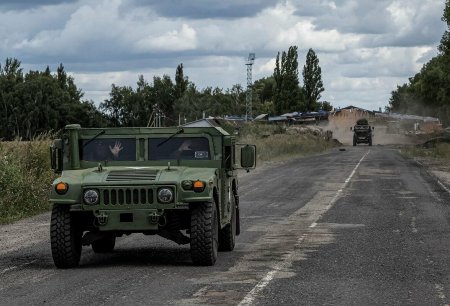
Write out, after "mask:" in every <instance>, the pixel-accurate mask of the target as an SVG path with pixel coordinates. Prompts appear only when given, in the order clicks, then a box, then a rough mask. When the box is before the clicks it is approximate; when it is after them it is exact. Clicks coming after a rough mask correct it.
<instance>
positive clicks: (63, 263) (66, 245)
mask: <svg viewBox="0 0 450 306" xmlns="http://www.w3.org/2000/svg"><path fill="white" fill-rule="evenodd" d="M81 236H82V231H81V230H80V229H79V228H78V227H77V225H76V223H75V220H74V217H73V215H72V214H71V212H70V206H68V205H58V204H55V205H53V210H52V218H51V223H50V244H51V248H52V256H53V262H54V263H55V266H56V267H57V268H60V269H67V268H74V267H76V266H78V263H79V262H80V257H81Z"/></svg>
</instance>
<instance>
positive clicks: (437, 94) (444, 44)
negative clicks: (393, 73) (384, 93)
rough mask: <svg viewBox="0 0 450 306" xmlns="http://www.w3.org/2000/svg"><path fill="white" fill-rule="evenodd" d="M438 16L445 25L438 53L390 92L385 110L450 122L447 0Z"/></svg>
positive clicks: (449, 10)
mask: <svg viewBox="0 0 450 306" xmlns="http://www.w3.org/2000/svg"><path fill="white" fill-rule="evenodd" d="M442 20H443V21H445V22H446V23H447V25H448V30H447V31H446V32H445V33H444V35H443V37H442V40H441V44H440V45H439V51H440V54H438V55H437V56H436V57H434V58H432V59H431V60H430V61H429V62H428V63H426V64H424V65H423V67H422V69H421V70H420V72H419V73H417V74H416V75H415V76H414V77H412V78H410V79H409V82H408V83H406V84H403V85H402V86H397V89H396V90H395V91H393V92H392V93H391V98H390V99H389V107H388V110H389V111H394V112H402V113H408V114H415V115H422V116H433V117H437V118H439V119H440V120H441V121H442V123H443V125H444V126H448V125H450V34H449V33H450V32H449V30H450V0H447V1H446V5H445V9H444V15H443V17H442Z"/></svg>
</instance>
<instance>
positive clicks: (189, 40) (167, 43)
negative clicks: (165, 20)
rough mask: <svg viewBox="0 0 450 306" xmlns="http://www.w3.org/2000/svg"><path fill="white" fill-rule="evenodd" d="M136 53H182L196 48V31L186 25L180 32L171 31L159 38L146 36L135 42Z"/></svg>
mask: <svg viewBox="0 0 450 306" xmlns="http://www.w3.org/2000/svg"><path fill="white" fill-rule="evenodd" d="M135 46H136V49H135V50H136V51H138V52H145V51H155V50H161V51H183V50H193V49H195V48H196V47H197V34H196V31H195V30H194V29H193V28H191V27H190V26H189V25H187V24H183V25H182V26H181V30H180V31H177V30H172V31H169V32H167V33H164V34H162V35H159V36H156V37H154V36H151V35H150V36H148V37H145V38H143V39H141V40H139V41H137V42H136V44H135Z"/></svg>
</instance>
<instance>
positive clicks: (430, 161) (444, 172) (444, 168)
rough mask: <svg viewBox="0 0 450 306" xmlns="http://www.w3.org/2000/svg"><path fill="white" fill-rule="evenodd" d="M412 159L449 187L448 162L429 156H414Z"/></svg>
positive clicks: (449, 166)
mask: <svg viewBox="0 0 450 306" xmlns="http://www.w3.org/2000/svg"><path fill="white" fill-rule="evenodd" d="M413 159H414V161H416V162H417V163H419V164H420V165H421V166H423V167H425V168H426V169H427V171H428V172H429V173H430V174H431V175H433V176H434V177H435V178H436V179H438V180H439V181H440V182H441V183H442V184H444V185H445V186H446V187H447V188H448V189H450V163H447V164H446V163H443V162H442V160H439V159H436V158H431V157H414V158H413Z"/></svg>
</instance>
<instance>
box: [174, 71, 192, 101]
mask: <svg viewBox="0 0 450 306" xmlns="http://www.w3.org/2000/svg"><path fill="white" fill-rule="evenodd" d="M188 83H189V81H188V78H187V77H185V76H184V72H183V63H181V64H179V65H178V66H177V70H176V72H175V98H176V99H179V98H181V96H182V95H183V93H184V92H185V91H186V88H187V85H188Z"/></svg>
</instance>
